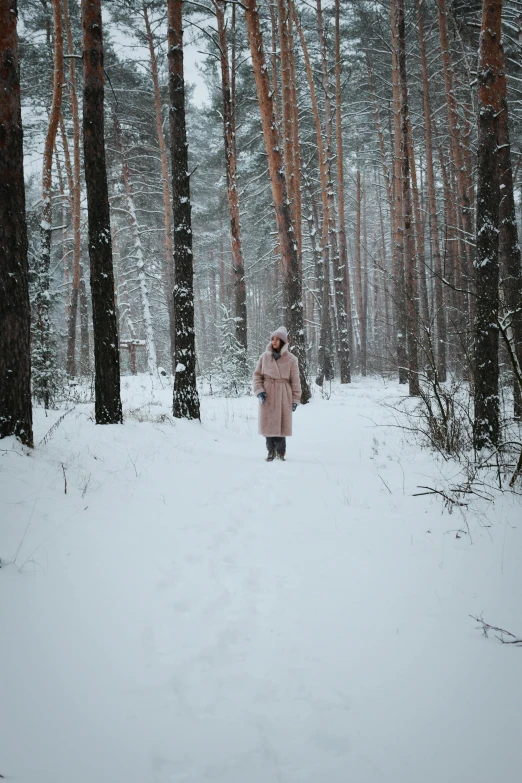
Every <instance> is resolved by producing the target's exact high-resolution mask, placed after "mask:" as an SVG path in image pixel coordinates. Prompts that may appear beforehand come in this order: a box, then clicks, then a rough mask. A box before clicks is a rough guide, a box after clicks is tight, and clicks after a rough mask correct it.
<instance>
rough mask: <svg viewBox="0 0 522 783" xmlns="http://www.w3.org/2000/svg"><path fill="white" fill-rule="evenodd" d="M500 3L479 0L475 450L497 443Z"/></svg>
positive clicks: (500, 92) (501, 65)
mask: <svg viewBox="0 0 522 783" xmlns="http://www.w3.org/2000/svg"><path fill="white" fill-rule="evenodd" d="M501 18H502V2H501V1H500V0H483V5H482V30H481V34H480V59H479V69H478V83H479V114H478V149H477V235H476V236H477V238H476V255H475V282H476V293H477V310H476V319H475V421H474V431H473V445H474V446H475V448H476V449H482V448H484V447H488V446H489V447H491V446H496V445H498V441H499V437H500V409H499V399H498V381H499V365H498V323H497V321H498V310H499V296H498V282H499V262H498V246H499V204H500V187H499V186H500V181H499V154H498V146H499V127H498V126H499V120H498V117H499V114H500V112H501V110H502V85H501V79H500V77H501V73H502V67H503V59H504V58H503V57H502V42H501Z"/></svg>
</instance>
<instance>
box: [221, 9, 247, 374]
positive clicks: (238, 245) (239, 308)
mask: <svg viewBox="0 0 522 783" xmlns="http://www.w3.org/2000/svg"><path fill="white" fill-rule="evenodd" d="M214 7H215V10H216V18H217V24H218V36H219V48H220V62H221V93H222V97H223V133H224V138H225V159H226V170H227V196H228V209H229V213H230V238H231V242H232V268H233V272H234V294H235V296H234V303H235V308H234V317H235V325H236V340H237V342H238V344H239V345H240V346H241V348H242V350H243V352H244V359H245V360H246V350H247V301H246V286H245V264H244V261H243V243H242V241H241V222H240V215H239V192H238V183H237V151H236V122H235V117H234V115H233V111H232V92H231V85H230V65H229V61H228V41H227V32H226V27H225V2H224V0H216V2H215V3H214Z"/></svg>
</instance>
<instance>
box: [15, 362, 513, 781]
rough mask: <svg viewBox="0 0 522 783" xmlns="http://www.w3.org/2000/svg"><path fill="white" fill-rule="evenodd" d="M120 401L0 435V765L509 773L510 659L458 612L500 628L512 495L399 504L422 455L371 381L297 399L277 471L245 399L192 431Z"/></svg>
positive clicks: (423, 462) (342, 777)
mask: <svg viewBox="0 0 522 783" xmlns="http://www.w3.org/2000/svg"><path fill="white" fill-rule="evenodd" d="M122 391H123V394H124V406H125V410H126V414H127V415H126V421H125V424H124V426H106V427H99V426H95V425H94V424H93V418H92V411H93V406H92V405H91V404H77V405H76V406H75V407H74V409H73V410H72V411H71V412H70V413H68V414H67V415H66V416H65V417H64V418H63V420H62V421H61V422H60V424H59V426H58V427H56V428H55V429H54V430H53V431H52V432H50V433H49V435H48V436H47V438H46V440H45V442H44V443H42V444H41V445H39V446H38V447H37V448H36V449H35V450H34V453H31V454H30V455H28V456H27V455H26V451H25V449H23V448H22V447H21V446H20V445H19V444H17V443H15V441H14V440H13V439H8V440H4V441H2V442H1V443H0V502H1V507H0V508H1V520H2V521H1V526H0V558H1V559H2V561H3V567H2V568H1V569H0V627H1V629H2V641H1V644H0V701H1V707H0V724H1V725H0V774H2V775H4V776H5V777H6V778H7V779H10V780H13V781H17V782H18V783H36V782H37V783H122V782H123V781H125V783H149V782H150V783H156V782H158V783H181V782H182V781H183V782H186V781H191V783H203V782H204V781H213V782H215V783H301V782H304V781H306V782H307V783H320V782H322V781H325V783H346V782H347V781H353V783H419V781H422V783H453V782H455V783H457V781H458V783H486V781H487V782H488V783H489V782H490V781H496V780H506V781H515V780H519V779H520V770H521V765H522V707H521V704H522V698H521V697H522V673H521V672H522V650H521V649H520V648H516V647H510V646H507V645H502V644H501V643H500V642H499V641H498V640H497V639H496V638H494V636H490V638H488V639H486V638H484V637H483V636H482V634H481V632H480V631H479V630H477V629H476V625H477V624H476V622H474V621H473V620H472V619H471V618H470V617H469V615H470V614H473V615H481V614H482V615H483V617H484V619H485V620H486V621H488V622H489V623H492V624H493V625H498V626H501V627H503V628H506V629H508V630H511V631H512V632H513V633H516V634H517V635H519V636H520V635H522V605H521V598H522V568H521V563H522V536H521V533H522V525H521V524H520V521H521V518H522V514H521V506H520V501H519V500H518V501H517V500H515V498H513V496H512V495H508V494H506V495H499V498H498V500H497V501H496V502H495V503H494V504H484V505H480V503H472V505H471V506H470V509H469V510H468V511H467V512H466V513H467V516H466V519H464V518H463V516H462V515H461V513H460V512H459V511H455V512H454V513H453V514H452V515H450V514H448V512H447V511H445V510H444V508H443V506H442V504H441V503H440V501H439V500H437V499H434V498H433V497H426V496H425V497H413V496H412V495H413V493H414V492H418V491H419V490H418V489H417V487H418V486H419V485H425V484H429V485H431V486H435V485H438V484H437V482H440V481H441V478H440V473H439V471H440V469H441V466H440V465H439V463H438V462H437V461H436V460H435V459H434V458H433V456H432V455H431V454H429V453H428V452H426V451H421V450H420V449H419V448H418V447H414V446H412V445H407V444H406V443H404V441H403V436H402V433H401V432H400V430H398V429H394V428H391V427H388V426H383V425H386V422H387V421H388V414H387V412H386V410H385V409H383V408H382V407H381V405H380V404H379V403H380V402H382V401H383V400H390V399H393V398H394V397H396V396H397V395H399V393H401V392H400V390H399V387H398V386H396V385H394V384H392V385H387V386H385V385H384V384H383V382H381V381H377V380H373V381H368V382H365V383H364V384H363V383H362V382H360V381H359V382H356V383H354V384H352V385H351V386H350V387H348V388H346V389H342V390H341V389H339V388H337V389H335V390H334V392H333V394H332V396H331V398H330V399H328V400H326V399H321V398H320V397H316V398H315V399H314V400H313V401H312V403H311V404H310V405H307V406H305V407H301V408H299V409H298V411H297V412H296V414H295V416H294V428H295V434H294V437H293V438H292V439H291V440H289V442H288V461H287V462H286V463H285V464H284V463H281V462H275V463H273V464H267V463H265V462H264V456H265V451H264V444H263V440H262V439H261V438H260V436H258V435H257V404H258V403H257V401H256V400H255V399H254V398H253V397H245V398H242V399H238V400H230V399H228V400H226V399H217V398H213V397H203V399H202V417H203V418H202V422H203V423H202V424H199V423H197V422H185V421H176V422H173V420H172V419H170V417H169V413H170V395H171V390H170V388H169V387H167V386H166V387H165V388H164V389H161V388H160V387H159V386H158V384H157V382H156V386H155V388H154V389H153V390H151V387H150V381H149V380H148V379H146V378H143V377H139V378H132V379H128V378H126V379H123V390H122ZM140 406H141V407H140ZM69 407H72V406H69ZM64 412H65V409H64V410H61V411H54V412H52V414H51V415H50V416H49V417H47V418H46V417H45V416H44V415H43V412H42V411H36V421H35V436H36V440H37V442H39V441H41V440H42V439H43V438H44V436H45V435H46V433H48V432H49V430H50V429H51V427H52V425H53V424H54V422H56V421H57V420H58V419H59V418H60V416H62V415H63V413H64ZM143 419H145V420H143ZM445 469H446V470H447V471H451V470H455V468H454V466H451V465H448V466H446V467H445ZM65 482H67V484H66V488H67V492H66V493H65V491H64V490H65ZM467 525H469V532H470V533H471V539H470V535H469V534H468V532H467ZM459 531H460V532H459ZM464 531H465V532H464ZM6 561H11V563H10V564H9V563H6ZM12 561H14V563H13V562H12Z"/></svg>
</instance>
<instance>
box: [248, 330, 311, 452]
mask: <svg viewBox="0 0 522 783" xmlns="http://www.w3.org/2000/svg"><path fill="white" fill-rule="evenodd" d="M254 394H255V395H256V396H257V398H258V400H259V402H260V406H259V434H260V435H264V436H265V438H266V448H267V450H268V456H267V458H266V460H267V462H272V461H273V460H274V458H275V457H276V456H277V457H279V459H282V460H284V459H285V454H286V438H287V437H288V436H289V435H291V434H292V413H293V412H294V411H295V410H296V408H297V406H298V404H299V402H300V401H301V382H300V380H299V364H298V361H297V358H296V357H295V356H294V355H293V354H291V353H290V351H289V350H288V333H287V331H286V329H285V327H284V326H280V327H279V329H276V331H275V332H272V334H271V335H270V342H269V344H268V345H267V347H266V351H265V352H264V353H263V354H261V356H260V358H259V361H258V363H257V367H256V369H255V372H254Z"/></svg>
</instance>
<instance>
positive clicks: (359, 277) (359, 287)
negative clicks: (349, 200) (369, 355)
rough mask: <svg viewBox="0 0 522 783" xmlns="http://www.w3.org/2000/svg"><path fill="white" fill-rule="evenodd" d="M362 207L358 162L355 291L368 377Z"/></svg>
mask: <svg viewBox="0 0 522 783" xmlns="http://www.w3.org/2000/svg"><path fill="white" fill-rule="evenodd" d="M361 207H362V187H361V169H360V168H359V162H358V161H357V172H356V175H355V291H356V294H357V320H358V321H359V334H360V336H361V356H360V362H361V375H366V366H365V358H364V357H365V355H366V324H365V321H364V296H363V269H362V258H361V256H362V254H361V244H362V241H361V240H362V232H361Z"/></svg>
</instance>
